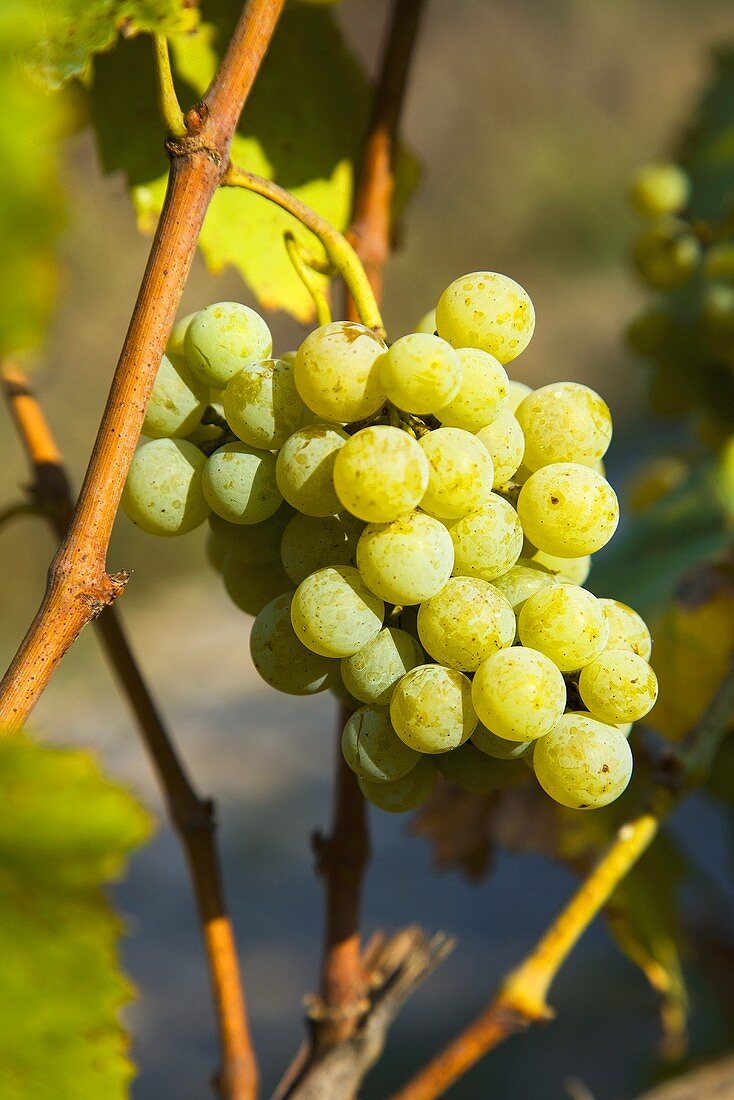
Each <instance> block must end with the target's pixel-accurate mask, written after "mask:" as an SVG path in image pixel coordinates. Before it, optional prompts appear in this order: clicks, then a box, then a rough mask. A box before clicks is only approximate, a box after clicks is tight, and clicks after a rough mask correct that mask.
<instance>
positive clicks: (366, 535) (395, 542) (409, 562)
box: [357, 512, 454, 605]
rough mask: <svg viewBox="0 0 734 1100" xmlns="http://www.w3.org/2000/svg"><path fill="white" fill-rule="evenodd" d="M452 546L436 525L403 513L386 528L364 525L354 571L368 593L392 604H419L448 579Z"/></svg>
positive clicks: (430, 519) (419, 514)
mask: <svg viewBox="0 0 734 1100" xmlns="http://www.w3.org/2000/svg"><path fill="white" fill-rule="evenodd" d="M453 566H454V546H453V543H452V542H451V535H450V534H449V532H448V531H447V530H446V528H445V526H444V525H443V523H441V522H440V520H437V519H433V517H432V516H426V515H424V514H423V513H422V512H409V513H408V514H407V515H406V516H401V517H400V519H395V520H393V521H392V523H370V524H369V526H367V527H365V529H364V531H363V532H362V536H361V538H360V540H359V543H358V545H357V568H358V569H359V571H360V573H361V574H362V577H363V579H364V582H365V584H366V585H367V587H368V588H371V589H372V591H373V592H374V593H375V594H376V595H377V596H380V597H381V599H383V600H387V602H388V603H394V604H401V605H405V604H414V603H421V601H422V600H429V599H430V598H431V596H435V595H436V593H437V592H440V591H441V589H442V588H443V586H444V585H445V584H446V581H447V580H448V579H449V577H450V576H451V570H452V569H453Z"/></svg>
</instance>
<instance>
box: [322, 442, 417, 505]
mask: <svg viewBox="0 0 734 1100" xmlns="http://www.w3.org/2000/svg"><path fill="white" fill-rule="evenodd" d="M427 486H428V460H427V459H426V456H425V454H424V453H423V451H422V450H421V448H420V447H419V445H418V444H417V443H416V441H415V439H413V437H412V436H410V435H408V433H407V432H403V431H401V430H400V428H392V427H389V426H388V425H386V424H377V425H374V426H373V427H371V428H363V429H362V431H361V432H357V434H356V435H353V436H352V437H351V439H349V440H348V442H347V443H345V444H344V446H343V447H342V448H341V449H340V451H339V453H338V454H337V456H336V461H335V463H334V488H335V489H336V495H337V496H338V498H339V500H340V501H341V503H342V505H343V507H344V508H346V509H347V511H348V512H351V513H352V515H354V516H357V518H358V519H363V520H365V521H366V522H367V523H390V522H391V521H392V520H394V519H399V518H400V516H404V515H406V514H407V513H408V512H412V510H413V509H414V508H416V507H417V506H418V505H419V504H420V502H421V500H422V498H423V494H424V493H425V491H426V488H427Z"/></svg>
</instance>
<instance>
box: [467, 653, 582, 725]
mask: <svg viewBox="0 0 734 1100" xmlns="http://www.w3.org/2000/svg"><path fill="white" fill-rule="evenodd" d="M472 700H473V702H474V708H475V710H476V712H477V714H478V715H479V718H480V721H481V722H482V723H483V724H484V725H485V726H486V727H487V729H488V730H491V731H492V733H494V734H496V735H497V737H504V738H506V739H507V740H508V741H535V740H537V738H539V737H544V736H545V735H546V734H547V733H548V731H549V730H551V729H553V727H554V726H555V724H556V722H557V721H558V719H559V718H560V717H561V715H562V714H563V711H564V708H565V706H566V684H565V681H564V679H563V677H562V676H561V673H560V672H559V671H558V669H557V668H556V666H555V664H554V663H553V661H551V660H550V659H549V658H548V657H546V656H545V655H544V654H543V653H539V652H538V651H537V650H535V649H529V648H527V647H525V646H512V647H511V648H510V649H502V650H499V651H498V652H497V653H493V654H492V655H491V656H490V657H487V659H486V661H483V662H482V664H481V665H480V666H479V668H478V669H477V671H476V675H475V676H474V682H473V684H472ZM480 741H481V736H480Z"/></svg>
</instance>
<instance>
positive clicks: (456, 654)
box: [418, 577, 515, 672]
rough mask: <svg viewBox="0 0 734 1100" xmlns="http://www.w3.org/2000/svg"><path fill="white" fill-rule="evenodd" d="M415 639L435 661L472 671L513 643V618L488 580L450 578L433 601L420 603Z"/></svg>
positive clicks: (502, 597)
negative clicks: (416, 638) (496, 652)
mask: <svg viewBox="0 0 734 1100" xmlns="http://www.w3.org/2000/svg"><path fill="white" fill-rule="evenodd" d="M418 636H419V638H420V640H421V642H422V644H423V646H424V648H425V649H426V651H427V652H428V653H429V654H430V656H431V657H433V659H434V660H435V661H439V662H440V663H441V664H442V665H446V666H447V667H449V668H455V669H459V670H461V671H463V672H473V671H474V670H475V669H477V668H478V667H479V665H480V664H481V663H482V661H483V660H485V658H486V657H488V656H489V655H490V654H492V653H494V652H495V651H496V650H498V649H502V648H504V647H505V646H509V645H511V644H512V641H513V639H514V637H515V616H514V614H513V612H512V608H511V607H510V605H509V603H508V602H507V600H506V599H505V598H504V596H503V595H502V594H501V593H500V592H499V591H498V590H497V589H496V588H494V587H493V586H492V585H491V584H489V583H488V582H487V581H483V580H479V579H478V578H476V577H452V578H451V580H450V581H448V583H447V584H446V586H445V587H444V588H443V589H442V590H441V591H440V592H439V593H438V594H437V595H436V596H434V597H433V599H430V600H427V601H425V602H424V603H422V604H421V606H420V609H419V611H418Z"/></svg>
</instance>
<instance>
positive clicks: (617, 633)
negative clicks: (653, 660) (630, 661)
mask: <svg viewBox="0 0 734 1100" xmlns="http://www.w3.org/2000/svg"><path fill="white" fill-rule="evenodd" d="M599 603H600V604H601V605H602V607H603V609H604V616H605V618H606V620H607V622H608V623H609V639H608V641H607V649H629V650H631V651H632V653H636V654H638V656H640V657H642V659H643V660H645V661H649V660H650V655H651V653H652V638H651V637H650V631H649V630H648V628H647V624H646V623H645V620H644V619H643V618H642V616H641V615H638V614H637V612H636V611H635V610H634V609H633V608H631V607H628V606H627V604H626V603H620V602H619V601H618V600H600V601H599Z"/></svg>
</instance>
